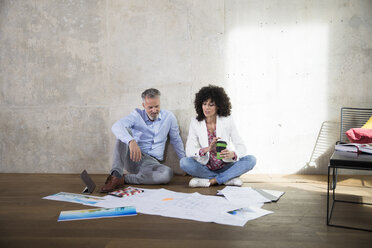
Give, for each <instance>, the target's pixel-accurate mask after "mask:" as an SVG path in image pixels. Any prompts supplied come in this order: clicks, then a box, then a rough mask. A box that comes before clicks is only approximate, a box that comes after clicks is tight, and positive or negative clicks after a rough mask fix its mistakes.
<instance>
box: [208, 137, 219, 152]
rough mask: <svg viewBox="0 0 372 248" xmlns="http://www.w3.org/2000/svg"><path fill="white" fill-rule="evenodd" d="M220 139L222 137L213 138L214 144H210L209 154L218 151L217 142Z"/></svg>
mask: <svg viewBox="0 0 372 248" xmlns="http://www.w3.org/2000/svg"><path fill="white" fill-rule="evenodd" d="M219 139H221V138H220V137H215V138H213V140H212V142H211V143H210V144H209V147H208V152H210V151H215V150H216V144H217V140H219Z"/></svg>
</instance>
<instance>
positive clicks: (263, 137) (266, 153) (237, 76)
mask: <svg viewBox="0 0 372 248" xmlns="http://www.w3.org/2000/svg"><path fill="white" fill-rule="evenodd" d="M327 46H328V28H327V26H325V25H320V24H319V25H316V24H315V25H296V26H294V27H288V28H280V27H265V28H263V27H240V28H234V29H233V30H231V31H230V32H228V33H227V36H226V81H225V82H226V88H227V91H228V93H229V95H230V97H231V100H232V104H233V115H234V119H235V121H236V123H237V126H238V128H239V130H240V132H241V135H242V136H243V139H244V140H245V142H246V144H247V148H248V153H249V154H254V155H255V156H256V157H257V159H258V163H257V166H256V168H255V169H254V172H255V173H295V172H297V171H299V170H301V168H303V167H304V166H305V165H306V162H308V160H309V157H310V155H311V152H312V149H313V146H314V142H315V140H316V138H317V134H318V132H319V127H320V125H321V123H322V122H323V121H325V118H326V111H327V67H328V61H327V56H328V55H327V52H328V47H327Z"/></svg>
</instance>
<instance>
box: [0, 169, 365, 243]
mask: <svg viewBox="0 0 372 248" xmlns="http://www.w3.org/2000/svg"><path fill="white" fill-rule="evenodd" d="M105 177H106V176H105V175H92V178H93V180H94V181H95V182H96V184H97V185H101V184H102V183H103V182H104V180H105ZM189 179H190V178H189V177H182V176H178V177H175V178H174V179H173V180H172V182H171V184H169V185H165V186H164V188H166V189H170V190H174V191H179V192H199V193H201V194H210V195H214V194H216V190H218V189H222V188H223V187H221V186H219V187H212V188H207V189H190V188H188V187H187V182H188V180H189ZM243 181H244V186H246V187H249V186H250V187H256V188H264V189H273V190H280V191H285V192H286V193H285V195H284V196H283V197H282V198H281V199H280V200H279V202H277V203H270V204H265V206H264V208H265V209H268V210H272V211H274V213H273V214H270V215H267V216H264V217H262V218H259V219H256V220H253V221H250V222H248V223H247V224H246V225H245V226H244V227H233V226H225V225H219V224H214V223H203V222H197V221H191V220H182V219H175V218H166V217H160V216H151V215H144V214H138V215H137V216H132V217H123V218H112V219H95V220H82V221H71V222H57V218H58V216H59V213H60V211H64V210H76V209H83V208H91V207H86V206H83V205H77V204H74V203H68V202H58V201H50V200H42V199H41V198H42V197H44V196H47V195H51V194H54V193H57V192H61V191H64V192H71V193H80V192H81V190H82V188H83V185H82V182H81V181H80V178H79V175H65V174H64V175H56V174H53V175H49V174H48V175H46V174H0V186H1V191H0V247H52V248H57V247H89V248H94V247H135V248H141V247H177V248H182V247H193V248H196V247H224V248H227V247H270V248H273V247H285V248H288V247H296V248H298V247H300V248H305V247H311V248H314V247H315V248H320V247H337V248H342V247H358V248H361V247H369V248H370V247H372V232H365V231H355V230H348V229H343V228H335V227H329V226H327V225H326V217H325V216H326V185H327V184H326V176H300V175H291V176H270V175H264V176H260V175H249V176H244V178H243ZM143 187H146V186H143ZM148 188H160V186H151V187H148ZM337 191H338V192H339V193H340V194H341V195H342V197H343V198H347V199H353V200H363V201H369V202H372V177H371V176H359V177H358V178H357V179H352V178H351V177H350V178H349V177H342V178H340V179H339V185H338V188H337ZM94 195H98V196H101V194H99V193H95V194H94ZM354 195H355V196H354ZM333 218H334V222H335V223H348V224H350V225H354V226H360V227H364V228H371V229H372V207H371V206H367V205H355V204H340V205H336V206H335V210H334V216H333Z"/></svg>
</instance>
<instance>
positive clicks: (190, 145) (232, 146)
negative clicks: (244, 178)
mask: <svg viewBox="0 0 372 248" xmlns="http://www.w3.org/2000/svg"><path fill="white" fill-rule="evenodd" d="M216 122H217V123H216V137H220V138H221V140H223V141H226V142H227V149H228V150H230V151H234V152H235V154H236V156H237V159H238V160H239V158H241V157H243V156H244V155H245V153H246V148H245V145H244V142H243V140H242V139H241V137H240V135H239V133H238V130H237V129H236V126H235V124H234V121H233V119H232V118H231V117H230V116H228V117H219V116H217V120H216ZM208 146H209V143H208V131H207V125H206V123H205V120H203V121H198V120H197V119H196V118H192V119H191V122H190V128H189V136H188V137H187V141H186V156H187V157H193V158H194V159H195V160H196V161H198V162H199V163H201V164H207V163H208V160H209V152H207V153H206V154H205V156H200V155H199V150H200V149H201V148H204V147H208ZM223 161H224V162H227V163H229V162H234V160H233V159H231V158H230V159H223Z"/></svg>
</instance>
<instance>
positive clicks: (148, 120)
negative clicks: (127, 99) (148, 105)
mask: <svg viewBox="0 0 372 248" xmlns="http://www.w3.org/2000/svg"><path fill="white" fill-rule="evenodd" d="M143 112H144V113H145V122H155V121H160V120H161V111H160V112H159V114H158V118H156V120H154V121H152V120H150V118H149V116H148V115H147V113H146V110H143Z"/></svg>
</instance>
